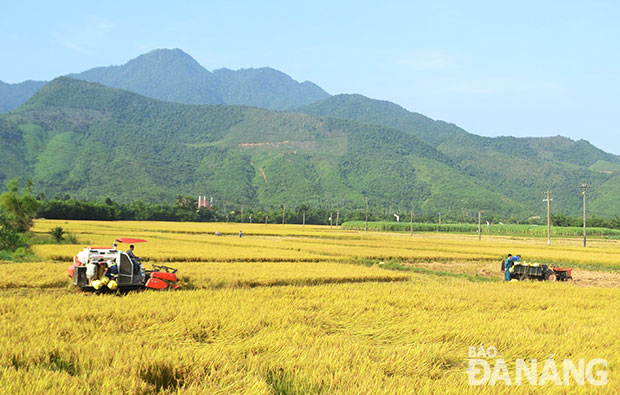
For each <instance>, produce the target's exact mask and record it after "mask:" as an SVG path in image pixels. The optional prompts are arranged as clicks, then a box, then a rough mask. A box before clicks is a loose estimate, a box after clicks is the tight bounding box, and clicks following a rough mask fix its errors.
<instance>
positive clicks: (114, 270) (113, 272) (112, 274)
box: [104, 262, 118, 280]
mask: <svg viewBox="0 0 620 395" xmlns="http://www.w3.org/2000/svg"><path fill="white" fill-rule="evenodd" d="M104 275H105V276H106V277H108V278H109V279H110V280H115V279H116V277H118V266H116V262H113V263H112V265H110V266H108V270H106V272H105V274H104Z"/></svg>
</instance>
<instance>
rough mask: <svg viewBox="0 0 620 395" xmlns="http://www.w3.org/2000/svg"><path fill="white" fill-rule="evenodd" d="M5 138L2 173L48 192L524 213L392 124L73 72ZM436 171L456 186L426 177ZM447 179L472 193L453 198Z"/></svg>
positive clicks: (4, 124)
mask: <svg viewBox="0 0 620 395" xmlns="http://www.w3.org/2000/svg"><path fill="white" fill-rule="evenodd" d="M0 139H2V141H3V146H4V147H5V149H6V150H7V151H11V152H18V153H19V156H21V157H22V158H23V159H22V160H21V161H19V160H17V159H15V158H13V160H16V161H17V162H15V163H8V162H5V161H4V160H2V161H0V175H1V178H2V179H4V180H6V179H8V178H9V177H13V176H20V177H32V179H33V181H34V187H35V189H36V190H38V191H40V192H44V193H45V194H49V195H54V194H56V193H68V194H70V195H72V196H74V197H78V198H88V199H95V200H97V199H101V198H103V197H111V198H113V199H115V200H119V201H133V200H135V199H136V198H140V199H143V200H148V201H159V200H162V199H167V200H171V199H173V198H174V197H175V196H176V195H177V194H190V195H198V194H213V196H215V198H216V201H219V202H223V204H230V205H239V204H253V205H255V206H258V207H272V206H277V205H280V204H282V203H286V204H302V203H305V204H311V205H318V206H321V205H323V206H324V205H334V204H338V205H340V206H341V207H343V208H344V207H354V206H359V204H360V202H363V201H364V198H365V197H368V198H369V199H370V201H371V204H373V205H378V204H385V205H387V206H392V207H394V208H396V207H400V208H404V207H411V206H415V207H417V209H418V210H422V211H424V210H426V211H433V210H437V209H439V208H441V204H440V203H437V202H446V201H449V200H451V201H452V205H453V206H454V207H457V206H458V207H460V208H461V209H465V210H470V211H472V210H474V207H478V206H479V205H481V204H487V202H488V199H489V197H490V198H491V199H492V200H495V201H496V204H495V206H496V207H497V208H498V211H502V212H507V213H515V214H516V213H518V212H520V211H522V210H523V207H522V206H521V205H520V204H517V203H516V202H512V201H511V199H509V198H508V199H506V198H505V197H502V196H501V195H499V194H497V193H494V192H492V191H488V190H486V189H485V188H484V187H482V186H480V185H479V184H478V183H477V181H476V180H474V179H472V178H471V177H469V176H467V175H464V174H462V173H461V172H459V171H458V170H457V169H455V168H454V167H453V165H452V162H451V159H450V158H448V157H446V156H445V155H443V154H442V153H441V152H439V151H437V150H435V149H434V148H433V147H431V146H430V145H428V144H426V143H424V142H422V141H421V140H419V139H417V138H415V137H413V136H410V135H408V134H406V133H404V132H402V131H400V130H398V129H394V128H389V127H386V126H373V125H368V124H364V123H360V122H356V121H350V120H339V119H335V118H325V119H319V118H316V117H312V116H309V115H305V114H299V113H287V112H271V111H268V110H264V109H259V108H253V107H242V106H225V105H185V104H179V103H170V102H163V101H158V100H155V99H150V98H146V97H144V96H141V95H138V94H135V93H132V92H128V91H125V90H120V89H116V88H109V87H105V86H103V85H100V84H96V83H89V82H84V81H80V80H75V79H72V78H68V77H61V78H58V79H56V80H54V81H52V82H50V83H49V84H47V85H46V86H45V87H44V88H42V89H41V90H40V91H39V92H38V93H37V94H36V95H35V96H33V97H32V98H31V99H30V100H29V101H28V102H27V103H26V104H24V105H23V106H22V107H20V108H19V109H17V110H16V111H13V112H11V113H7V114H3V115H2V116H0ZM7 155H8V153H7ZM16 163H17V164H19V166H15V164H16ZM11 169H12V170H13V172H11V171H9V170H11ZM15 169H22V170H23V171H21V174H15V173H16V172H15V171H14V170H15ZM10 173H11V174H10ZM17 173H19V172H17ZM438 175H442V176H445V177H447V178H448V179H450V180H451V184H450V185H433V183H432V181H433V179H434V178H435V177H437V176H438ZM127 179H129V180H132V181H131V182H130V183H129V185H131V188H129V189H128V188H127V185H126V184H127ZM454 185H462V186H463V188H467V190H468V191H469V192H467V193H464V194H461V195H460V196H456V197H455V196H454V193H453V191H452V190H451V189H452V188H453V186H454ZM451 196H452V197H451ZM472 212H473V211H472Z"/></svg>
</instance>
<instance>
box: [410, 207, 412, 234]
mask: <svg viewBox="0 0 620 395" xmlns="http://www.w3.org/2000/svg"><path fill="white" fill-rule="evenodd" d="M410 228H411V229H410V233H411V236H413V210H411V222H410Z"/></svg>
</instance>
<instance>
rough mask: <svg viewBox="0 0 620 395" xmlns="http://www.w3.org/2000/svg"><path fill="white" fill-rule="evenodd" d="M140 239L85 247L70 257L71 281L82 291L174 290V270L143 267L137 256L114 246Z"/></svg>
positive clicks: (126, 239) (154, 266)
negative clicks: (135, 257) (71, 262)
mask: <svg viewBox="0 0 620 395" xmlns="http://www.w3.org/2000/svg"><path fill="white" fill-rule="evenodd" d="M145 242H146V240H143V239H133V238H127V237H122V238H118V239H116V240H115V241H114V243H113V244H112V246H111V247H84V249H83V250H82V251H80V252H78V253H77V255H76V256H74V257H73V264H72V265H71V266H69V268H68V269H67V272H68V274H69V277H71V278H72V279H73V284H74V285H75V286H77V287H79V288H81V289H83V290H89V291H91V290H97V291H99V290H101V291H105V290H108V289H109V290H116V289H119V290H132V289H144V288H150V289H157V290H166V289H176V288H178V285H176V282H177V280H178V279H177V275H176V269H172V268H169V267H167V266H157V265H153V270H146V269H145V268H144V265H143V264H142V262H141V261H140V260H139V259H132V258H131V257H130V255H128V254H127V253H126V252H124V251H120V250H118V249H117V243H125V244H133V243H145Z"/></svg>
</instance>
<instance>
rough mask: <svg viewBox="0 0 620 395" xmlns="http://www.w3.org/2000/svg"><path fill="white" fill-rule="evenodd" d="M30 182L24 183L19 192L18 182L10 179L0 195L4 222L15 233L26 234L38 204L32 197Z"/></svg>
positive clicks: (0, 206)
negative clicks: (12, 228)
mask: <svg viewBox="0 0 620 395" xmlns="http://www.w3.org/2000/svg"><path fill="white" fill-rule="evenodd" d="M31 188H32V181H31V180H28V181H27V182H26V187H25V188H24V189H23V191H21V192H20V190H19V180H18V179H12V180H9V181H8V182H7V183H6V189H7V191H6V192H3V193H2V194H0V209H2V210H3V211H4V215H5V216H6V220H7V221H8V222H9V223H10V224H12V226H13V227H14V228H15V230H16V231H17V232H21V233H23V232H26V231H28V229H30V227H31V226H32V219H33V218H34V216H35V215H36V214H37V210H38V208H39V202H38V201H37V200H36V199H35V197H34V196H32V189H31Z"/></svg>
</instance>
